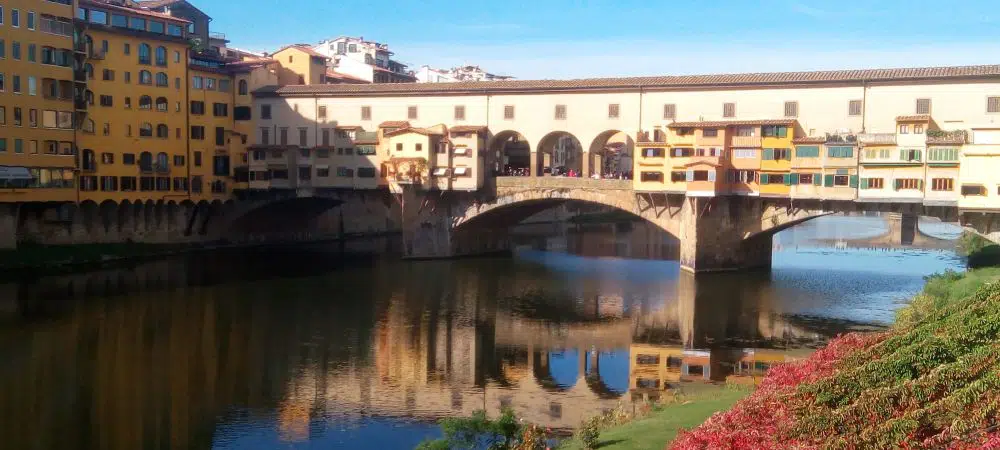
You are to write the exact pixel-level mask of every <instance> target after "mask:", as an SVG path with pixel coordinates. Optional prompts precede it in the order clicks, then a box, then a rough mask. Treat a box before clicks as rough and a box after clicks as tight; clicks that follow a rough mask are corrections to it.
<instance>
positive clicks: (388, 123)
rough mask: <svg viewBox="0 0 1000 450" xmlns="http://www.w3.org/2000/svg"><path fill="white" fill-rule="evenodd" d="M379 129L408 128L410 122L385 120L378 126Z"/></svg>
mask: <svg viewBox="0 0 1000 450" xmlns="http://www.w3.org/2000/svg"><path fill="white" fill-rule="evenodd" d="M378 127H379V128H410V122H407V121H405V120H387V121H385V122H382V123H380V124H378Z"/></svg>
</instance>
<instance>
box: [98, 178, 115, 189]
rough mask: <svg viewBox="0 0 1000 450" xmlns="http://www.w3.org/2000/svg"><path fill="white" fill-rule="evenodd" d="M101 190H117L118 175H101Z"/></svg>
mask: <svg viewBox="0 0 1000 450" xmlns="http://www.w3.org/2000/svg"><path fill="white" fill-rule="evenodd" d="M101 190H102V191H104V192H115V191H117V190H118V177H112V176H102V177H101Z"/></svg>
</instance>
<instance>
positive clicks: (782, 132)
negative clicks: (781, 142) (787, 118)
mask: <svg viewBox="0 0 1000 450" xmlns="http://www.w3.org/2000/svg"><path fill="white" fill-rule="evenodd" d="M778 137H780V138H783V137H788V127H780V126H779V127H778Z"/></svg>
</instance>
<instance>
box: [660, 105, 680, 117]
mask: <svg viewBox="0 0 1000 450" xmlns="http://www.w3.org/2000/svg"><path fill="white" fill-rule="evenodd" d="M663 118H664V119H676V118H677V105H675V104H673V103H667V104H664V105H663Z"/></svg>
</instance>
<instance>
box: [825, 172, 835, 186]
mask: <svg viewBox="0 0 1000 450" xmlns="http://www.w3.org/2000/svg"><path fill="white" fill-rule="evenodd" d="M823 186H826V187H833V175H827V176H824V177H823Z"/></svg>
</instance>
